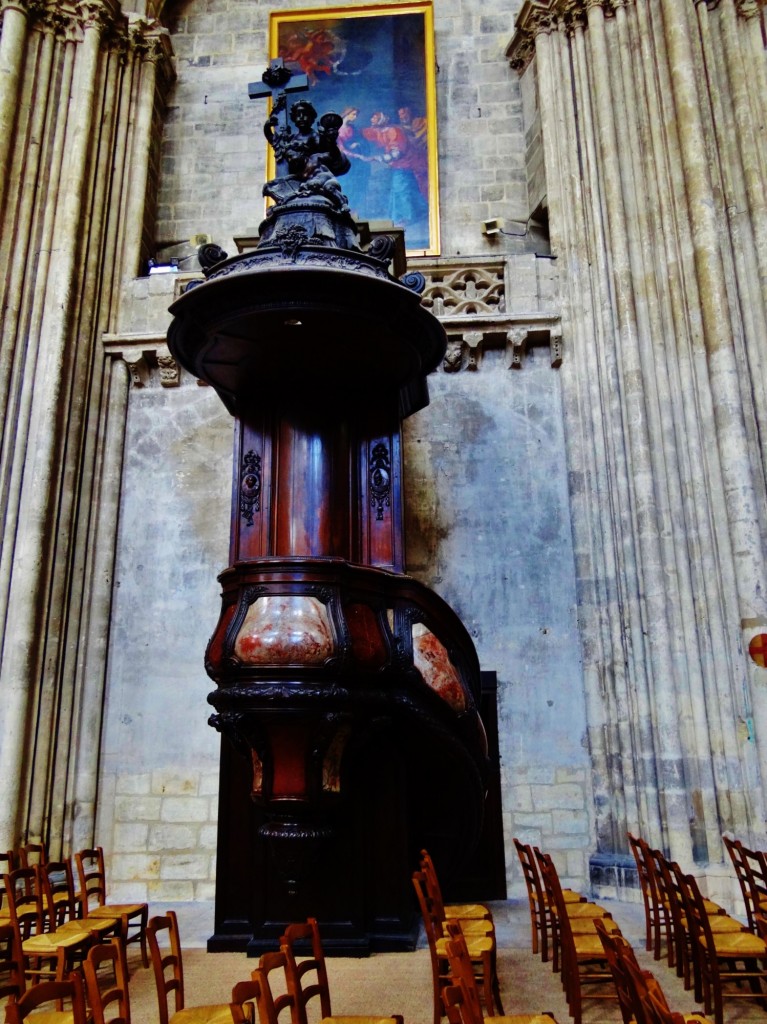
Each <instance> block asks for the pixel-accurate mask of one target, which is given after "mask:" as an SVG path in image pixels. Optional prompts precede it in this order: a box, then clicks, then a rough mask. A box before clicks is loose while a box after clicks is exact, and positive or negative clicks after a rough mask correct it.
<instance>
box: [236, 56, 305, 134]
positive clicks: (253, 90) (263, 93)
mask: <svg viewBox="0 0 767 1024" xmlns="http://www.w3.org/2000/svg"><path fill="white" fill-rule="evenodd" d="M308 88H309V78H308V76H307V75H305V74H303V73H300V72H299V73H296V72H295V71H293V69H292V68H289V67H288V66H287V64H286V63H285V61H284V60H283V59H282V57H275V59H274V60H270V61H269V67H268V68H267V69H266V71H265V72H264V73H263V75H262V76H261V81H260V82H251V83H250V85H248V96H249V97H250V99H252V100H260V99H264V98H265V97H267V96H271V97H272V101H273V103H274V106H273V107H272V113H276V112H279V111H280V110H284V111H285V127H286V128H288V127H289V125H288V113H287V94H288V93H289V92H306V91H307V90H308Z"/></svg>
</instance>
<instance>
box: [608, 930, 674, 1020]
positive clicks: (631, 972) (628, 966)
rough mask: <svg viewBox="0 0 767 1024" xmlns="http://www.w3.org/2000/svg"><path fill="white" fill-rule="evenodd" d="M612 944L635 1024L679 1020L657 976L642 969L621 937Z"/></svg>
mask: <svg viewBox="0 0 767 1024" xmlns="http://www.w3.org/2000/svg"><path fill="white" fill-rule="evenodd" d="M601 936H602V933H601V932H600V937H601ZM614 948H615V952H616V956H617V959H618V963H619V970H620V972H621V973H622V975H623V979H624V983H625V985H626V987H627V989H628V998H629V1002H630V1005H631V1007H632V1009H633V1014H634V1019H635V1020H636V1022H637V1024H681V1022H682V1021H684V1017H682V1016H681V1015H678V1014H672V1013H671V1011H670V1009H669V1006H668V1003H667V1002H666V997H665V996H664V994H663V989H662V988H661V987H660V984H659V983H658V980H657V979H656V977H655V976H654V975H653V974H651V973H650V971H643V970H642V968H641V967H640V966H639V963H638V962H637V958H636V956H635V954H634V951H633V949H631V947H630V946H629V944H628V943H627V942H625V940H624V942H623V943H616V944H615V947H614ZM672 1018H678V1019H676V1020H672Z"/></svg>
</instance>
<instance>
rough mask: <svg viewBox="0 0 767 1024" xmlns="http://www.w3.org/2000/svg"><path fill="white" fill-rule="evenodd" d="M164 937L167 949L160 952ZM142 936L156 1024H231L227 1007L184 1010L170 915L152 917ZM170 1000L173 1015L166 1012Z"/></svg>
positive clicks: (174, 920)
mask: <svg viewBox="0 0 767 1024" xmlns="http://www.w3.org/2000/svg"><path fill="white" fill-rule="evenodd" d="M163 933H167V941H168V945H167V946H164V947H163V948H160V936H161V935H162V934H163ZM146 936H147V940H148V942H149V952H150V954H151V957H152V967H153V969H154V980H155V985H156V986H157V1003H158V1008H159V1015H160V1024H231V1022H232V1013H231V1010H230V1009H229V1003H221V1004H218V1005H210V1006H184V966H183V962H182V959H181V940H180V938H179V934H178V920H177V918H176V914H175V912H174V911H172V910H169V911H168V913H167V914H165V915H163V916H158V917H153V918H152V919H151V920H150V921H149V923H148V924H147V929H146ZM171 993H173V997H174V1007H175V1009H174V1011H173V1012H172V1013H171V1012H169V1010H168V998H169V997H170V995H171Z"/></svg>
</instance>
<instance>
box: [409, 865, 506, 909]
mask: <svg viewBox="0 0 767 1024" xmlns="http://www.w3.org/2000/svg"><path fill="white" fill-rule="evenodd" d="M421 871H422V872H423V875H424V879H425V881H426V889H427V892H428V894H429V899H430V900H432V902H433V903H434V904H435V909H436V911H437V913H438V914H440V915H441V917H442V920H443V921H446V920H448V918H449V919H450V920H454V921H473V920H484V921H492V920H493V913H492V911H491V910H490V908H489V907H487V906H485V904H484V903H449V904H448V905H447V906H445V904H444V902H443V899H442V889H441V887H440V884H439V878H438V877H437V871H436V868H435V867H434V861H433V860H432V859H431V857H430V856H429V854H428V852H427V851H426V850H421Z"/></svg>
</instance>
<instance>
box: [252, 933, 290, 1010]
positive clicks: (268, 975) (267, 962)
mask: <svg viewBox="0 0 767 1024" xmlns="http://www.w3.org/2000/svg"><path fill="white" fill-rule="evenodd" d="M275 974H276V975H278V977H279V979H280V981H279V984H280V992H279V994H278V995H275V990H276V986H275V985H273V984H272V980H271V979H272V977H273V976H274V975H275ZM251 979H252V980H254V981H258V982H259V983H260V985H261V994H260V995H259V996H257V997H256V1007H257V1009H258V1019H259V1022H260V1024H279V1021H280V1017H281V1016H282V1019H283V1021H284V1019H285V1018H284V1011H285V1010H288V1011H289V1013H290V1021H291V1024H296V1022H297V1021H298V1019H299V1011H298V1006H297V1003H296V999H295V996H294V995H293V993H292V992H290V991H289V990H288V957H287V954H286V953H285V951H284V950H282V949H280V950H279V951H278V952H274V953H263V954H262V955H261V958H260V959H259V961H258V968H257V969H256V970H255V971H253V972H252V974H251Z"/></svg>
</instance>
